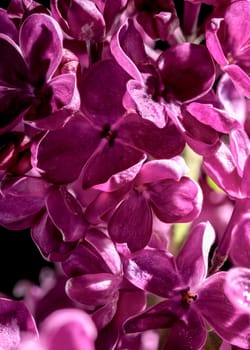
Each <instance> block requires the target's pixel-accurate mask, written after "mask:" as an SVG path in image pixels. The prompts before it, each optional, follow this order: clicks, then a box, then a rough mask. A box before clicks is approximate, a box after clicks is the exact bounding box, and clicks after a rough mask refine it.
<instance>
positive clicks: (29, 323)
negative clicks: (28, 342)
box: [0, 298, 38, 350]
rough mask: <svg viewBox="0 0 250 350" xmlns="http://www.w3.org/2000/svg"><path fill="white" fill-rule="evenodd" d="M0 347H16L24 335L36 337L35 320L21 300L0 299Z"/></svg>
mask: <svg viewBox="0 0 250 350" xmlns="http://www.w3.org/2000/svg"><path fill="white" fill-rule="evenodd" d="M0 310H1V315H0V327H1V332H0V347H1V349H4V350H14V349H17V347H18V345H19V344H20V343H21V341H22V340H24V339H25V337H27V338H29V337H37V335H38V332H37V328H36V325H35V321H34V319H33V317H32V315H31V313H30V312H29V311H28V309H27V307H26V306H25V304H24V303H23V302H22V301H14V300H10V299H4V298H1V299H0Z"/></svg>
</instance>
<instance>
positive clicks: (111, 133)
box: [100, 124, 117, 146]
mask: <svg viewBox="0 0 250 350" xmlns="http://www.w3.org/2000/svg"><path fill="white" fill-rule="evenodd" d="M100 136H101V138H104V137H105V138H106V139H107V140H108V143H109V145H110V146H112V145H113V144H114V141H115V138H116V136H117V131H116V130H111V128H110V125H109V124H106V125H104V127H103V130H102V131H101V133H100Z"/></svg>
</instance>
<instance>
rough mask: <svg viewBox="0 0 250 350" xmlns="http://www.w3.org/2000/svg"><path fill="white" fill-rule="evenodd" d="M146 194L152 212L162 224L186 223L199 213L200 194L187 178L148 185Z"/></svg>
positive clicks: (192, 182)
mask: <svg viewBox="0 0 250 350" xmlns="http://www.w3.org/2000/svg"><path fill="white" fill-rule="evenodd" d="M147 192H148V194H149V196H150V203H151V205H152V208H153V211H154V212H155V214H156V216H157V217H158V218H159V219H160V220H161V221H163V222H167V223H175V222H188V221H191V220H193V219H195V218H196V217H197V216H198V214H199V213H200V210H201V204H202V193H201V190H200V188H199V186H198V185H197V184H196V183H195V182H194V181H193V180H191V179H190V178H188V177H182V178H181V180H180V181H173V180H162V181H160V182H157V183H152V184H149V185H148V189H147Z"/></svg>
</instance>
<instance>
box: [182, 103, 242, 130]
mask: <svg viewBox="0 0 250 350" xmlns="http://www.w3.org/2000/svg"><path fill="white" fill-rule="evenodd" d="M187 111H188V112H189V113H190V114H192V115H193V116H194V117H195V118H196V119H197V120H198V121H199V122H201V123H203V124H205V125H209V126H210V127H212V128H213V129H214V130H216V131H218V132H221V133H224V134H226V133H229V132H230V131H232V130H233V129H236V128H239V127H240V123H239V122H238V121H237V120H236V119H234V118H232V117H230V116H229V115H227V113H225V112H224V111H223V110H219V109H218V108H215V107H213V106H212V105H210V104H203V103H198V102H193V103H190V104H189V105H188V106H187Z"/></svg>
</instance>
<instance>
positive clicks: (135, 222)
mask: <svg viewBox="0 0 250 350" xmlns="http://www.w3.org/2000/svg"><path fill="white" fill-rule="evenodd" d="M108 231H109V234H110V236H111V238H112V239H113V240H114V241H115V242H118V243H125V242H126V243H127V244H128V247H129V249H130V250H132V251H136V250H139V249H142V248H144V247H145V246H146V245H147V243H148V242H149V240H150V237H151V234H152V212H151V208H150V207H149V204H148V202H147V200H146V199H145V198H144V197H143V195H141V194H140V193H138V192H136V191H132V192H131V193H130V194H129V196H128V197H127V198H126V199H125V200H124V201H123V202H122V203H121V204H120V206H119V207H118V209H116V211H115V212H114V214H113V215H112V218H111V220H110V221H109V224H108Z"/></svg>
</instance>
